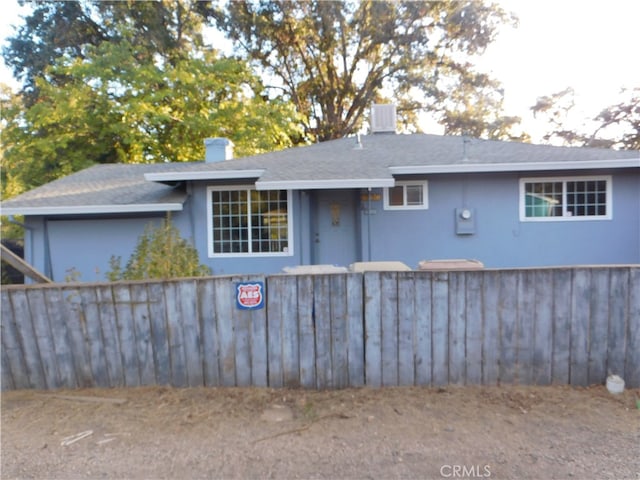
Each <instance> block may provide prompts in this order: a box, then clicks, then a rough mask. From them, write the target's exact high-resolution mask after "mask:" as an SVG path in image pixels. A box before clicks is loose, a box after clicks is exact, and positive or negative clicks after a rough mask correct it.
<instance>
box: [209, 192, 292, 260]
mask: <svg viewBox="0 0 640 480" xmlns="http://www.w3.org/2000/svg"><path fill="white" fill-rule="evenodd" d="M207 196H208V228H209V256H211V257H214V256H243V255H291V254H292V248H291V208H290V205H291V202H290V192H289V191H287V190H267V191H257V190H253V189H251V188H238V189H233V190H230V189H228V188H224V189H223V188H216V187H209V188H208V189H207Z"/></svg>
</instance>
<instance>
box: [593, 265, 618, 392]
mask: <svg viewBox="0 0 640 480" xmlns="http://www.w3.org/2000/svg"><path fill="white" fill-rule="evenodd" d="M609 281H610V280H609V271H608V270H594V271H592V272H591V290H590V294H589V296H590V297H591V304H590V305H589V309H590V313H591V315H590V321H589V364H588V368H589V374H588V381H589V383H596V382H598V383H600V382H604V380H605V378H606V377H607V343H606V342H603V341H602V339H603V338H607V334H608V329H609ZM623 328H624V324H623ZM623 363H624V361H623Z"/></svg>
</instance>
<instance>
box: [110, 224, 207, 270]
mask: <svg viewBox="0 0 640 480" xmlns="http://www.w3.org/2000/svg"><path fill="white" fill-rule="evenodd" d="M110 267H111V270H110V271H108V272H107V274H106V276H107V279H108V280H110V281H112V282H113V281H117V280H143V279H149V278H176V277H202V276H206V275H211V270H210V269H209V267H207V266H206V265H202V264H200V260H199V258H198V251H197V250H196V249H195V247H194V246H193V245H191V244H190V243H189V242H188V241H187V240H185V239H183V238H182V237H181V236H180V231H179V230H178V229H177V228H176V227H175V225H173V223H172V222H171V219H170V218H169V217H168V218H166V219H165V220H163V221H162V224H161V225H159V226H154V225H153V224H149V225H147V227H146V228H145V231H144V233H143V234H142V235H141V236H140V238H139V239H138V244H137V245H136V248H135V250H134V251H133V254H132V255H131V257H130V258H129V261H128V262H127V265H126V266H125V267H124V268H123V267H122V265H121V258H120V257H116V256H113V257H111V260H110Z"/></svg>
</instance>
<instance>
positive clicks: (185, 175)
mask: <svg viewBox="0 0 640 480" xmlns="http://www.w3.org/2000/svg"><path fill="white" fill-rule="evenodd" d="M263 173H264V169H253V170H214V171H206V170H200V171H194V172H158V173H145V174H144V179H145V180H147V181H150V182H176V181H182V180H237V179H241V178H259V177H260V176H261V175H262V174H263Z"/></svg>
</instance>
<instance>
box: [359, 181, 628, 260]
mask: <svg viewBox="0 0 640 480" xmlns="http://www.w3.org/2000/svg"><path fill="white" fill-rule="evenodd" d="M590 174H593V173H590ZM595 174H596V175H597V174H598V173H597V172H596V173H595ZM607 174H610V173H607ZM556 175H557V173H556ZM563 175H569V176H571V173H569V174H564V173H563ZM575 175H576V176H579V175H584V174H582V173H575ZM526 176H528V175H526V174H484V175H432V176H429V177H428V178H427V180H428V182H429V209H428V210H413V211H410V210H407V211H397V210H394V211H391V210H384V209H383V204H382V200H380V201H377V202H374V203H373V205H372V210H373V211H374V214H373V215H371V216H370V220H371V231H372V232H375V233H373V234H372V236H371V245H370V249H371V252H372V254H371V257H372V258H371V260H399V261H402V262H404V263H406V264H407V265H409V266H411V267H414V268H415V267H416V266H417V264H418V263H419V262H420V261H421V260H428V259H445V258H467V259H477V260H480V261H482V262H483V263H484V264H485V266H486V267H488V268H516V267H534V266H561V265H586V264H592V265H595V264H624V263H640V214H639V212H640V175H638V174H637V173H625V174H616V175H613V178H612V189H613V195H612V203H613V205H612V209H613V210H612V218H611V220H588V221H585V220H581V221H555V222H522V221H520V219H519V212H518V199H519V197H518V196H519V186H518V185H519V184H518V182H519V179H520V178H522V177H526ZM536 176H544V175H540V173H539V172H537V173H536ZM374 193H380V194H381V193H382V191H381V190H380V191H378V192H374ZM462 207H464V208H469V209H473V211H474V212H475V216H476V229H475V233H473V234H470V235H458V234H456V229H455V226H456V225H455V211H456V208H462ZM365 216H366V212H365V211H363V217H365ZM366 221H367V219H366V218H363V223H365V224H366ZM365 243H366V239H365ZM363 251H367V249H366V248H364V249H363Z"/></svg>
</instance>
